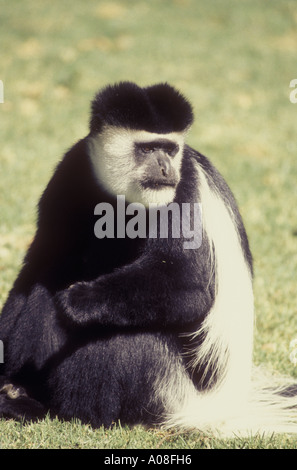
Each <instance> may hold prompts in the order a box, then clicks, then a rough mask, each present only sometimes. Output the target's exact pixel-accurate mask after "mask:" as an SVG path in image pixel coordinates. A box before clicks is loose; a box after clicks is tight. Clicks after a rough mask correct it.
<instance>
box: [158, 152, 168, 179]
mask: <svg viewBox="0 0 297 470" xmlns="http://www.w3.org/2000/svg"><path fill="white" fill-rule="evenodd" d="M158 164H159V167H160V171H161V175H162V176H163V177H164V178H167V176H168V175H169V171H170V161H169V159H168V158H167V157H163V156H162V157H158Z"/></svg>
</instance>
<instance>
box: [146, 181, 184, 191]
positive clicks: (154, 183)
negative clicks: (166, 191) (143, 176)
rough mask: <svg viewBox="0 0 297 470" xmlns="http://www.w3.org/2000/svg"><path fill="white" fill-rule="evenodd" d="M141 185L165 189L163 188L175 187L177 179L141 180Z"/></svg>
mask: <svg viewBox="0 0 297 470" xmlns="http://www.w3.org/2000/svg"><path fill="white" fill-rule="evenodd" d="M141 186H142V188H143V189H155V190H158V189H163V188H168V187H169V188H175V187H176V181H174V180H166V181H164V180H145V181H141Z"/></svg>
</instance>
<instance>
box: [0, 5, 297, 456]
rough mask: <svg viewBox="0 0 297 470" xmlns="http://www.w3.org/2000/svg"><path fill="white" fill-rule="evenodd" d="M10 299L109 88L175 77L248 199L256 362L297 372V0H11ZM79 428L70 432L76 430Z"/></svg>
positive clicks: (0, 14)
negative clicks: (69, 159) (43, 202)
mask: <svg viewBox="0 0 297 470" xmlns="http://www.w3.org/2000/svg"><path fill="white" fill-rule="evenodd" d="M0 58H1V60H0V79H1V80H2V81H3V83H4V103H2V104H0V139H1V150H0V304H1V306H2V305H3V302H4V301H5V298H6V296H7V294H8V291H9V289H10V287H11V284H12V282H13V281H14V279H15V277H16V275H17V272H18V270H19V268H20V265H21V262H22V258H23V256H24V253H25V251H26V249H27V247H28V245H29V243H30V241H31V239H32V236H33V234H34V230H35V221H36V204H37V201H38V199H39V197H40V194H41V192H42V191H43V189H44V187H45V185H46V183H47V181H48V180H49V178H50V176H51V174H52V172H53V169H54V167H55V166H56V164H57V163H58V161H59V160H60V158H61V157H62V155H63V153H64V152H65V150H66V149H68V148H69V147H70V146H71V145H72V144H73V143H74V142H75V141H76V140H78V139H80V138H81V137H84V136H85V135H86V133H87V132H88V120H89V105H90V101H91V99H92V97H93V95H94V93H95V92H96V91H97V90H98V88H100V87H102V86H104V85H106V84H108V83H112V82H117V81H120V80H131V81H135V82H137V83H138V84H139V85H141V86H145V85H150V84H153V83H156V82H160V81H166V82H169V83H171V84H172V85H174V86H176V87H177V88H179V89H180V90H181V92H182V93H183V94H185V96H186V97H187V98H188V99H189V100H190V101H191V102H192V104H193V106H194V110H195V116H196V120H195V123H194V125H193V128H192V130H191V132H190V134H189V138H188V143H189V144H190V145H192V146H193V147H195V148H196V149H198V150H199V151H201V152H202V153H205V154H206V155H207V156H208V157H210V158H211V160H212V161H213V162H214V164H215V165H216V166H217V168H218V169H219V170H220V171H221V173H222V174H223V175H224V177H225V178H226V179H227V181H228V183H229V185H230V186H231V188H232V190H233V191H234V193H235V196H236V198H237V200H238V202H239V206H240V208H241V212H242V215H243V218H244V220H245V223H246V227H247V230H248V234H249V237H250V242H251V248H252V251H253V255H254V259H255V296H256V332H255V362H256V363H257V364H258V363H265V364H266V365H267V366H268V367H269V368H273V369H275V370H277V371H281V372H285V373H288V374H290V375H293V376H295V377H297V373H296V369H295V367H294V365H293V364H292V363H291V362H290V360H289V354H290V352H291V351H290V348H289V343H290V341H291V340H292V339H295V338H297V306H296V272H297V269H296V268H297V218H296V205H297V185H296V179H297V158H296V141H297V138H296V134H297V125H296V124H297V104H295V105H294V104H292V103H291V102H290V99H289V98H290V92H291V91H292V90H291V89H290V88H289V84H290V81H291V80H292V79H294V78H297V67H296V64H297V60H296V59H297V9H296V1H295V0H269V1H267V0H257V1H256V0H241V1H238V0H237V1H236V0H230V1H223V0H212V1H208V2H204V1H195V0H147V1H143V0H141V1H136V0H123V1H95V0H85V1H82V0H71V1H70V0H62V1H58V0H53V1H49V0H42V1H41V0H13V1H12V2H9V1H8V0H0ZM69 436H70V437H69ZM0 446H2V447H67V446H69V447H100V446H101V447H114V448H116V447H122V448H124V447H152V448H153V447H159V448H162V447H164V448H168V447H173V448H174V447H184V448H195V447H199V448H209V447H249V448H251V447H296V443H295V440H294V439H293V438H289V437H287V436H281V437H274V438H272V439H265V438H264V437H263V438H262V437H258V438H257V439H251V440H241V439H235V440H229V441H220V440H217V439H214V438H208V437H205V436H201V435H200V434H198V433H196V434H190V435H181V434H175V433H163V432H161V431H158V430H149V431H144V430H143V429H142V428H141V427H139V428H135V429H133V430H129V429H128V428H125V429H122V428H120V429H116V430H114V431H108V432H107V431H104V430H99V431H94V430H91V429H90V428H89V427H87V426H80V425H79V423H77V422H73V423H59V422H50V421H49V420H45V421H43V422H41V423H37V424H35V425H28V426H25V427H20V426H19V425H18V424H16V423H14V422H3V421H1V422H0Z"/></svg>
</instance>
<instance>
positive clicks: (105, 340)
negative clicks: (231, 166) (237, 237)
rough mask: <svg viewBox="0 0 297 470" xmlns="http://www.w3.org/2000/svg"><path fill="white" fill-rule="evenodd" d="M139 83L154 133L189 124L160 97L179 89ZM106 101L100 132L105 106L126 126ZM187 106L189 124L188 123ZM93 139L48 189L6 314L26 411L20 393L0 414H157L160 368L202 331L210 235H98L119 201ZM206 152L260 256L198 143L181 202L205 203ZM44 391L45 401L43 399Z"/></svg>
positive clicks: (6, 370) (10, 356) (4, 334)
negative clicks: (190, 238) (200, 171)
mask: <svg viewBox="0 0 297 470" xmlns="http://www.w3.org/2000/svg"><path fill="white" fill-rule="evenodd" d="M129 87H131V88H132V85H129V86H128V85H125V87H124V88H125V90H126V91H127V89H128V88H129ZM133 87H134V91H135V90H136V91H137V93H139V96H140V97H141V99H142V100H144V102H147V107H145V108H144V110H143V113H146V112H148V113H149V117H148V122H149V124H148V125H147V126H145V129H146V130H154V131H156V128H154V125H157V121H158V120H160V119H161V120H162V119H163V118H164V122H165V124H164V126H165V127H163V128H162V130H163V131H164V128H166V132H167V131H170V130H171V131H172V130H177V128H180V127H181V124H180V123H178V120H179V118H178V117H177V116H176V113H173V118H172V119H173V121H172V123H171V126H172V128H171V127H170V126H169V124H168V122H169V116H167V118H168V120H166V119H167V118H166V116H165V115H166V112H167V111H166V112H165V110H164V103H165V101H164V95H163V94H161V96H159V93H161V90H163V91H164V93H165V95H166V93H167V92H168V98H170V97H171V96H173V97H174V98H175V99H174V101H175V105H176V100H179V99H180V97H179V95H177V96H175V95H172V94H171V88H169V87H168V86H167V85H166V87H165V89H164V87H163V86H161V85H160V86H156V87H151V88H148V89H145V91H144V92H143V91H141V90H140V89H138V88H137V87H136V86H133ZM162 87H163V88H162ZM112 90H113V93H114V92H115V90H116V88H110V89H109V90H108V95H105V97H106V96H108V97H109V100H111V101H112V100H113V99H114V100H115V102H117V98H118V97H117V96H115V97H113V96H112V92H111V91H112ZM104 93H106V92H104ZM137 93H136V94H137ZM99 96H101V95H99ZM148 96H149V98H150V100H151V101H149V100H148V98H147V97H148ZM121 99H123V103H125V99H124V98H121ZM100 100H101V98H100V99H99V98H98V97H97V99H96V100H95V102H94V103H93V113H95V114H94V115H93V119H92V124H91V125H92V126H93V128H92V130H93V131H94V126H95V127H96V126H97V122H99V121H100V122H101V120H102V117H100V120H99V121H98V114H100V113H102V116H104V114H103V112H106V113H107V122H108V123H109V124H110V123H112V124H113V125H115V124H117V125H122V123H121V120H123V115H122V114H121V113H119V117H118V119H119V121H117V123H116V122H115V121H116V119H117V118H116V114H115V112H114V110H113V109H111V110H110V112H109V110H108V109H106V108H105V107H104V106H107V104H106V103H107V101H104V100H103V102H101V101H100ZM109 102H110V101H109ZM100 103H101V104H102V109H101V108H100V110H99V108H98V107H99V104H100ZM140 103H141V100H139V101H137V100H136V108H137V109H136V110H135V113H134V115H133V119H136V118H137V119H138V118H139V119H140V122H141V125H143V124H142V122H143V121H144V117H142V116H141V113H140ZM151 103H152V104H153V108H152V109H154V110H155V111H154V113H155V112H156V110H158V112H159V111H160V115H159V116H158V118H156V120H155V121H154V120H152V121H151V117H152V116H153V115H154V113H152V116H151V114H150V110H151ZM182 103H183V101H182ZM169 104H170V105H171V101H170V103H169ZM97 108H98V109H97ZM173 108H174V106H173ZM169 109H171V108H170V107H169V108H168V113H169ZM188 112H189V109H188V110H187V112H186V115H185V119H184V123H183V127H186V126H187V125H188V123H189V113H188ZM132 114H133V113H132ZM169 114H170V113H169ZM164 116H165V117H164ZM113 119H115V121H113ZM133 119H132V118H131V121H130V120H129V118H128V123H129V125H130V124H131V125H132V127H133V128H134V126H136V122H135V124H134V125H133ZM153 122H154V124H152V123H153ZM158 130H160V128H158ZM87 138H88V137H86V138H85V139H83V140H81V141H80V142H78V143H77V144H75V145H74V147H73V148H72V149H71V150H69V152H67V153H66V155H65V157H64V158H63V160H62V162H61V163H60V164H59V165H58V167H57V169H56V171H55V173H54V175H53V177H52V179H51V180H50V182H49V184H48V186H47V188H46V190H45V192H44V194H43V195H42V197H41V200H40V203H39V217H38V227H37V232H36V235H35V238H34V241H33V243H32V245H31V246H30V248H29V250H28V253H27V255H26V257H25V260H24V266H23V268H22V270H21V272H20V274H19V276H18V278H17V279H16V281H15V283H14V286H13V288H12V290H11V292H10V294H9V296H8V299H7V302H6V304H5V306H4V309H3V312H2V315H1V318H0V339H1V340H2V341H3V342H4V350H5V363H4V364H1V365H0V366H1V367H2V371H1V374H2V375H3V376H5V377H6V378H5V384H6V383H7V381H8V382H9V383H13V384H16V385H21V386H22V387H25V389H26V392H27V394H28V397H27V400H28V401H27V402H26V396H23V397H22V400H23V401H22V406H23V413H21V410H22V408H21V407H19V406H18V405H19V403H17V400H16V401H15V408H16V412H15V413H13V410H12V408H13V403H14V402H13V400H12V399H10V398H9V397H7V395H1V396H0V397H1V399H0V415H1V414H2V415H3V416H13V417H18V416H19V415H20V414H22V415H23V416H24V417H29V418H32V417H33V415H34V414H35V416H36V417H40V415H42V413H41V410H44V413H45V412H46V410H49V411H50V413H51V414H52V415H55V414H57V415H58V416H59V417H62V418H71V417H77V418H80V419H81V420H82V421H83V422H88V423H91V424H92V425H93V426H95V427H97V426H100V425H102V424H104V425H106V426H109V425H111V424H112V423H114V422H116V421H117V420H119V419H120V420H121V422H122V423H129V424H133V423H155V422H158V420H159V419H160V418H161V417H162V414H163V413H164V408H163V403H162V402H161V400H159V399H158V397H156V396H155V395H154V384H155V381H156V378H157V377H169V376H170V375H174V374H176V373H177V371H178V370H179V369H180V368H183V369H184V370H187V365H188V361H190V359H191V356H189V355H183V352H185V351H186V350H187V347H188V340H187V339H186V338H185V337H183V336H181V333H185V332H193V331H196V330H197V328H198V326H199V325H200V323H201V321H202V320H203V319H204V318H205V316H206V315H207V313H208V312H209V310H210V308H211V306H212V304H213V302H214V296H215V285H214V282H215V279H214V277H211V266H210V258H209V245H208V241H207V238H206V237H204V238H203V241H202V245H201V247H200V248H199V249H195V250H184V249H183V242H184V240H183V238H180V239H174V238H169V239H162V238H157V239H149V238H147V239H129V238H124V239H116V238H115V239H107V238H105V239H101V240H98V239H97V238H95V236H94V223H95V221H96V217H94V207H95V205H96V204H98V203H99V202H102V201H105V202H110V203H111V204H113V206H114V208H115V210H116V200H115V197H113V196H110V195H109V194H108V193H106V192H105V190H104V187H103V186H102V187H100V186H99V184H98V181H97V180H96V178H95V177H94V175H93V172H92V169H91V164H90V160H89V155H88V150H87ZM197 162H198V163H199V164H200V165H202V166H203V168H204V169H205V171H206V172H207V174H208V177H209V179H210V181H211V184H213V185H215V186H216V188H217V190H218V191H219V192H220V193H222V194H223V197H224V198H225V199H226V200H227V201H228V202H229V203H230V204H231V205H232V207H233V208H234V211H235V213H236V217H237V224H238V227H239V231H240V234H241V236H242V246H243V250H244V251H245V253H246V256H247V259H248V260H249V262H250V263H251V257H250V252H249V248H248V243H247V239H246V235H245V232H244V228H243V225H242V222H241V219H240V215H239V213H238V210H237V208H236V205H235V202H234V199H233V196H232V194H231V192H230V190H229V188H228V186H227V185H226V184H225V182H224V181H223V179H222V178H221V176H220V175H219V174H218V172H217V171H216V170H215V169H214V168H213V166H212V165H211V164H210V162H209V161H208V160H207V159H206V158H205V157H203V156H202V155H201V154H199V153H197V152H196V151H194V150H193V149H191V148H189V147H185V150H184V157H183V161H182V169H181V180H180V182H179V184H178V187H177V191H176V199H175V201H176V202H178V203H179V204H181V203H183V202H188V203H189V202H196V201H199V181H197V180H196V177H195V174H196V173H195V169H194V166H195V165H196V163H197ZM73 284H74V285H73ZM201 367H203V365H201ZM189 375H190V376H191V379H192V380H193V381H194V383H195V384H196V386H197V387H198V388H203V387H202V385H203V386H205V385H207V384H205V383H203V384H201V382H200V379H201V370H197V371H196V372H193V371H191V372H189ZM2 380H4V379H3V377H2ZM6 389H7V388H4V391H5V390H6ZM29 397H30V398H29ZM24 400H25V403H24ZM30 400H32V401H31V402H30ZM36 401H38V402H40V403H41V404H42V405H41V406H40V408H38V407H37V409H36ZM26 403H27V405H28V406H29V408H30V405H32V406H31V408H30V409H31V410H32V412H31V414H30V413H29V412H28V410H27V408H26ZM43 407H44V408H43ZM34 410H35V413H34Z"/></svg>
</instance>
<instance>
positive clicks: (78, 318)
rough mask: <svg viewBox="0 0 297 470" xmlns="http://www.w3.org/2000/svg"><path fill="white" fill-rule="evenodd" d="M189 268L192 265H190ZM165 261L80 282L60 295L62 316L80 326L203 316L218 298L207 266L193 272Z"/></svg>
mask: <svg viewBox="0 0 297 470" xmlns="http://www.w3.org/2000/svg"><path fill="white" fill-rule="evenodd" d="M187 271H188V268H187ZM190 271H191V270H190V268H189V272H187V273H185V271H182V270H181V269H179V268H178V267H176V269H175V266H174V264H173V265H171V266H169V267H168V266H166V263H165V262H164V261H160V263H159V265H158V264H156V265H155V266H154V267H153V266H151V265H150V263H148V264H147V265H145V263H141V262H139V261H138V262H137V263H134V264H132V265H129V266H125V267H123V268H121V269H119V270H117V271H116V272H114V273H111V274H108V275H105V276H102V277H100V278H98V279H97V280H95V281H92V282H79V283H76V284H74V285H73V286H71V287H70V288H68V289H66V290H64V291H62V292H60V293H59V294H58V302H59V305H60V307H61V310H62V314H63V315H65V316H66V317H67V319H68V320H69V321H70V322H71V323H74V324H76V325H80V326H86V325H89V324H92V323H99V324H102V325H106V326H119V327H121V326H134V327H147V326H151V327H158V326H161V327H164V326H172V327H175V326H183V325H187V324H190V323H192V322H195V321H197V320H199V319H203V318H204V316H205V315H206V314H207V312H208V311H209V309H210V308H211V306H212V303H213V299H214V288H213V283H212V282H209V276H208V274H209V273H208V270H206V267H205V266H203V263H202V262H201V264H200V265H197V266H196V269H195V275H193V273H192V272H190Z"/></svg>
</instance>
